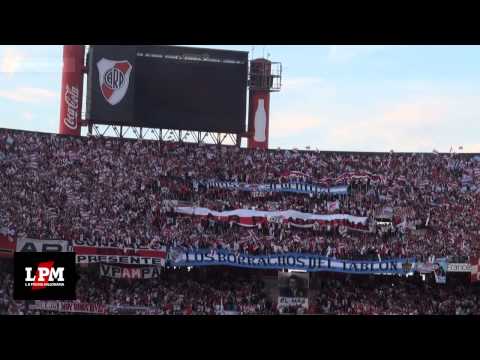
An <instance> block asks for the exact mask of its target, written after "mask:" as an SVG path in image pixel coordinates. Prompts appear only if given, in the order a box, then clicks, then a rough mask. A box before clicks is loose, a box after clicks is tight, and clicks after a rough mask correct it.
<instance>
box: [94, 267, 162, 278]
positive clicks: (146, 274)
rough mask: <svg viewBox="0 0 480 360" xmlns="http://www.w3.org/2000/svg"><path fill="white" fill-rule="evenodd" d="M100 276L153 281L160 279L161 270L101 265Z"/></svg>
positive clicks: (156, 268)
mask: <svg viewBox="0 0 480 360" xmlns="http://www.w3.org/2000/svg"><path fill="white" fill-rule="evenodd" d="M100 275H101V276H106V277H112V278H117V279H153V278H158V277H160V268H158V267H141V268H138V267H136V268H128V267H121V266H114V265H106V264H100Z"/></svg>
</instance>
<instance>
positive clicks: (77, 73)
mask: <svg viewBox="0 0 480 360" xmlns="http://www.w3.org/2000/svg"><path fill="white" fill-rule="evenodd" d="M84 56H85V46H84V45H65V46H64V47H63V71H62V93H61V99H60V126H59V133H60V134H63V135H75V136H80V130H81V125H80V121H81V113H82V92H83V72H84Z"/></svg>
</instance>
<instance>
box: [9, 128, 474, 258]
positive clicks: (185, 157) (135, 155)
mask: <svg viewBox="0 0 480 360" xmlns="http://www.w3.org/2000/svg"><path fill="white" fill-rule="evenodd" d="M479 169H480V162H479V161H478V157H474V156H472V155H462V154H434V153H432V154H412V153H411V154H405V153H401V154H396V153H393V152H390V153H373V154H371V153H365V154H363V153H340V152H339V153H335V152H318V151H317V152H315V151H296V150H269V151H252V150H248V149H240V148H237V147H229V146H218V145H198V144H186V143H168V142H158V141H149V140H127V139H110V138H96V137H83V138H70V137H64V136H58V135H54V134H39V133H31V132H22V131H11V130H4V129H0V173H1V174H2V177H1V178H0V188H1V189H2V191H1V192H0V203H1V204H2V206H1V207H0V228H4V229H5V228H6V229H7V231H8V232H9V233H10V234H11V235H12V236H15V237H30V238H36V239H70V240H78V239H90V240H95V241H97V242H98V243H99V244H104V245H106V244H108V245H110V246H118V247H122V246H129V247H130V246H146V247H152V248H155V247H157V246H159V245H172V246H184V247H204V248H208V247H217V248H218V247H223V248H230V249H232V250H234V251H243V252H253V253H265V252H279V251H280V252H282V251H301V252H306V251H308V252H319V253H322V254H324V255H328V256H336V257H349V258H365V257H381V258H387V257H398V256H416V257H417V258H419V259H425V258H427V257H429V256H431V255H434V256H437V257H441V256H445V255H455V256H469V255H473V254H478V253H480V246H479V238H480V225H479V224H480V221H479V220H480V211H479V205H478V204H480V192H479V191H478V188H477V187H476V184H478V182H479V180H480V176H478V175H480V173H479ZM202 180H215V181H233V182H235V181H240V182H246V183H249V184H264V183H285V182H292V181H295V182H299V181H300V182H306V183H318V184H322V185H323V186H326V187H330V186H335V185H348V186H349V187H348V193H347V194H342V195H334V194H332V193H327V194H322V195H316V194H308V193H307V194H290V193H289V194H287V193H281V192H274V193H260V194H259V193H255V192H247V191H240V190H226V189H218V188H211V187H210V188H208V187H204V186H200V187H198V186H193V182H195V181H202ZM172 201H179V202H182V203H184V204H189V205H190V206H196V207H206V208H209V209H211V210H219V211H222V210H232V209H242V208H243V209H257V210H270V211H272V210H298V211H302V212H308V213H313V214H327V213H329V214H336V213H337V214H350V215H354V216H365V217H367V219H368V220H367V225H366V229H363V230H360V229H357V228H355V227H354V226H348V225H347V226H345V224H337V223H335V222H334V223H326V224H315V225H313V224H312V227H311V228H306V227H298V226H295V223H296V221H295V219H290V220H291V221H284V222H283V223H273V222H269V221H266V219H263V220H260V221H258V223H257V224H256V226H255V227H248V228H244V227H242V226H239V225H236V224H232V222H231V221H230V222H229V221H228V219H227V220H225V219H219V218H213V217H210V218H200V217H193V216H189V215H180V214H178V213H176V211H175V205H172V204H175V203H174V202H172ZM332 201H337V206H336V207H335V208H334V209H333V210H332V209H331V208H329V204H330V203H331V202H332ZM385 213H388V214H387V215H386V216H385V215H384V214H385ZM379 217H383V218H385V217H388V218H389V219H388V221H387V223H386V226H385V225H381V224H379V223H376V221H375V220H376V219H378V218H379ZM297 223H298V222H297Z"/></svg>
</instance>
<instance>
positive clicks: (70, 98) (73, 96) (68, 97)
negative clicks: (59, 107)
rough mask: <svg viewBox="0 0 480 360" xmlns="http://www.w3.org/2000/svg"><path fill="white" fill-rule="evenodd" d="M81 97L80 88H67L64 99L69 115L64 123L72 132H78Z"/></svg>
mask: <svg viewBox="0 0 480 360" xmlns="http://www.w3.org/2000/svg"><path fill="white" fill-rule="evenodd" d="M79 97H80V96H79V90H78V87H76V86H68V85H67V86H66V89H65V96H64V99H65V103H66V104H67V114H66V116H65V118H64V119H63V122H64V123H65V126H67V127H68V128H69V129H72V130H76V129H77V127H78V123H77V114H78V105H79V104H78V102H79Z"/></svg>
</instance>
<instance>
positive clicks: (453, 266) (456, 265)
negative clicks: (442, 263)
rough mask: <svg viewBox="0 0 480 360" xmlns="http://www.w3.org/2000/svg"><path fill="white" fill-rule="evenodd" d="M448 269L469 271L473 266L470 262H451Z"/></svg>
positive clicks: (451, 270)
mask: <svg viewBox="0 0 480 360" xmlns="http://www.w3.org/2000/svg"><path fill="white" fill-rule="evenodd" d="M447 271H448V272H466V273H469V272H471V271H472V266H471V265H470V264H468V263H449V264H448V269H447Z"/></svg>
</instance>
